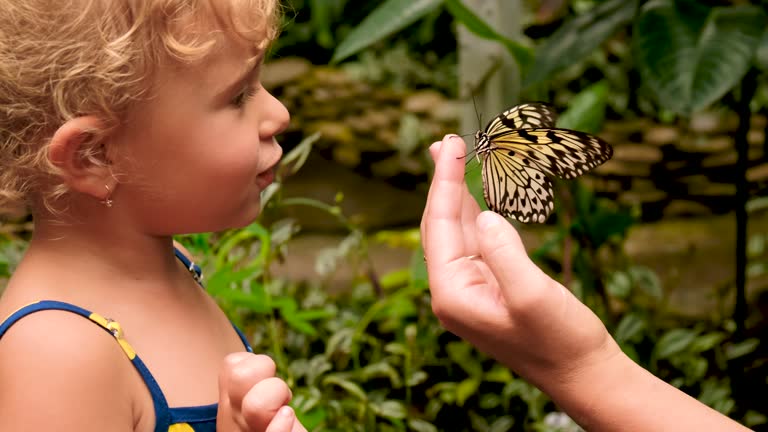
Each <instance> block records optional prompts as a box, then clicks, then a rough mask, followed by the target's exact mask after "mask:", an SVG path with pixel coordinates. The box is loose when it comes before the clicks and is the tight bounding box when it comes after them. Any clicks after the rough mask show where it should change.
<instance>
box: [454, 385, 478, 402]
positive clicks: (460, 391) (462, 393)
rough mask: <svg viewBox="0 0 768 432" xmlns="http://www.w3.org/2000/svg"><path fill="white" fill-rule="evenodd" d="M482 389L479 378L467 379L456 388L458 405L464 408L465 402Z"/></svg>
mask: <svg viewBox="0 0 768 432" xmlns="http://www.w3.org/2000/svg"><path fill="white" fill-rule="evenodd" d="M478 388H480V380H479V379H477V378H467V379H465V380H464V381H462V382H460V383H459V385H457V386H456V404H457V405H458V406H463V405H464V402H466V401H467V399H469V398H470V397H472V396H473V395H474V394H475V393H477V389H478Z"/></svg>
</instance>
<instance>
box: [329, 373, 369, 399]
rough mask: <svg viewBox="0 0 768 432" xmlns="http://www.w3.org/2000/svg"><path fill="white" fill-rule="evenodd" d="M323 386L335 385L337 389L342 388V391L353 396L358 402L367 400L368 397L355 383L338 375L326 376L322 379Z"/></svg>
mask: <svg viewBox="0 0 768 432" xmlns="http://www.w3.org/2000/svg"><path fill="white" fill-rule="evenodd" d="M323 385H326V386H327V385H336V386H339V387H341V388H343V389H344V390H346V391H347V392H349V394H351V395H353V396H355V397H356V398H358V399H360V400H367V399H368V395H366V394H365V390H363V388H362V387H360V386H359V385H357V383H355V382H353V381H350V380H348V379H346V378H342V377H341V376H339V375H338V374H336V375H328V376H326V377H325V378H324V379H323Z"/></svg>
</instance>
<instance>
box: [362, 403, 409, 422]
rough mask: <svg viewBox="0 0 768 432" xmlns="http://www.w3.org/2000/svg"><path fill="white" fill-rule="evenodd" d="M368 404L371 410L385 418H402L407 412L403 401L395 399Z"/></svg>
mask: <svg viewBox="0 0 768 432" xmlns="http://www.w3.org/2000/svg"><path fill="white" fill-rule="evenodd" d="M368 406H369V407H371V410H372V411H373V412H374V413H376V415H378V416H379V417H384V418H387V419H403V418H405V417H406V414H407V412H406V410H405V406H404V405H403V403H402V402H400V401H396V400H385V401H382V402H371V403H370V404H368Z"/></svg>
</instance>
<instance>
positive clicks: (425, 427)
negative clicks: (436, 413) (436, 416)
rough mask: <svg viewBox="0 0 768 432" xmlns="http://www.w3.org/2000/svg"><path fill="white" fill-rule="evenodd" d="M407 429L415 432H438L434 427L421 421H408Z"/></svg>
mask: <svg viewBox="0 0 768 432" xmlns="http://www.w3.org/2000/svg"><path fill="white" fill-rule="evenodd" d="M408 427H409V428H410V429H413V430H414V431H416V432H438V429H437V427H436V426H435V425H433V424H432V423H429V422H428V421H426V420H421V419H409V420H408Z"/></svg>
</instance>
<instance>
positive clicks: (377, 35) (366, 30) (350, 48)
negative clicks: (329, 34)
mask: <svg viewBox="0 0 768 432" xmlns="http://www.w3.org/2000/svg"><path fill="white" fill-rule="evenodd" d="M441 4H442V0H387V1H386V2H384V3H382V4H381V5H380V6H379V7H377V8H376V9H375V10H374V11H373V12H371V14H370V15H368V16H367V17H366V18H365V19H364V20H363V22H361V23H360V25H359V26H357V27H355V28H354V29H353V30H352V31H351V32H350V33H349V35H347V37H346V38H344V40H343V41H341V43H340V44H339V46H338V47H337V48H336V50H335V51H334V53H333V58H331V63H338V62H339V61H341V60H344V59H345V58H347V57H349V56H351V55H354V54H357V53H358V52H360V51H362V50H363V49H365V48H368V47H369V46H371V45H373V44H374V43H376V42H379V41H381V40H382V39H384V38H386V37H388V36H390V35H392V34H394V33H396V32H398V31H400V30H402V29H404V28H405V27H408V26H409V25H411V24H413V23H414V22H416V21H418V20H419V19H421V18H422V17H424V16H426V15H427V14H428V13H430V12H431V11H432V10H434V9H436V8H437V7H438V6H440V5H441Z"/></svg>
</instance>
